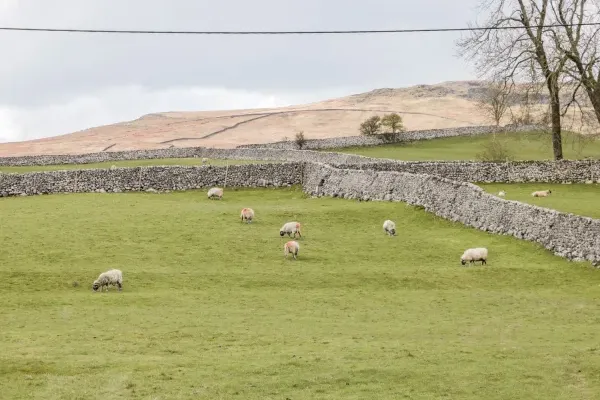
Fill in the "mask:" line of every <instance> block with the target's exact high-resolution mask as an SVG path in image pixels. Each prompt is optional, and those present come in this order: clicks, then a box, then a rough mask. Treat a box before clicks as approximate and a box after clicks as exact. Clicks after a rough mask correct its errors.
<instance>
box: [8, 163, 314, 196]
mask: <svg viewBox="0 0 600 400" xmlns="http://www.w3.org/2000/svg"><path fill="white" fill-rule="evenodd" d="M302 171H303V165H302V164H301V163H281V164H279V163H277V164H248V165H230V166H229V167H213V166H167V167H134V168H115V169H81V170H65V171H45V172H29V173H26V174H16V173H11V174H0V196H1V197H7V196H27V195H37V194H50V193H75V192H116V193H119V192H123V191H166V190H190V189H199V188H205V187H209V186H225V187H265V186H274V187H281V186H288V185H296V184H300V183H301V182H302Z"/></svg>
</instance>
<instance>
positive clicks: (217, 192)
mask: <svg viewBox="0 0 600 400" xmlns="http://www.w3.org/2000/svg"><path fill="white" fill-rule="evenodd" d="M208 198H209V199H212V198H217V199H219V200H221V199H222V198H223V189H221V188H216V187H214V188H210V189H209V191H208Z"/></svg>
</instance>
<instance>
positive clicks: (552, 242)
mask: <svg viewBox="0 0 600 400" xmlns="http://www.w3.org/2000/svg"><path fill="white" fill-rule="evenodd" d="M303 189H304V191H305V192H306V193H308V194H310V195H313V196H332V197H340V198H345V199H361V200H364V201H368V200H386V201H402V202H406V203H408V204H413V205H419V206H422V207H424V208H425V210H427V211H429V212H432V213H434V214H436V215H438V216H440V217H442V218H445V219H448V220H451V221H456V222H461V223H462V224H464V225H467V226H471V227H474V228H477V229H480V230H483V231H487V232H492V233H497V234H501V235H512V236H514V237H516V238H519V239H525V240H528V241H532V242H536V243H539V244H541V245H542V246H544V247H545V248H546V249H548V250H551V251H552V252H553V253H554V254H556V255H558V256H560V257H565V258H567V259H569V260H573V261H584V260H587V261H590V262H592V263H593V265H595V266H598V265H600V220H598V219H592V218H587V217H581V216H575V215H572V214H566V213H562V212H559V211H555V210H550V209H547V208H542V207H537V206H533V205H529V204H525V203H520V202H518V201H509V200H504V199H502V198H499V197H496V196H493V195H490V194H487V193H486V192H485V191H483V190H482V189H481V188H479V187H478V186H475V185H473V184H471V183H467V182H457V181H453V180H450V179H445V178H441V177H437V176H433V175H425V174H409V173H402V172H376V171H372V170H350V169H337V168H333V167H331V166H328V165H325V164H316V163H315V164H306V169H305V172H304V183H303ZM400 226H401V225H400ZM400 229H402V228H400ZM462 250H464V249H457V251H459V252H460V251H462ZM490 253H491V254H493V249H490ZM492 257H493V256H492Z"/></svg>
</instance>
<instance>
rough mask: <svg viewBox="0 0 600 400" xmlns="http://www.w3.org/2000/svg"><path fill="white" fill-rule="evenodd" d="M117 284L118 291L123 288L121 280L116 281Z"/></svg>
mask: <svg viewBox="0 0 600 400" xmlns="http://www.w3.org/2000/svg"><path fill="white" fill-rule="evenodd" d="M117 286H118V287H119V292H120V291H121V290H122V289H123V285H121V282H117Z"/></svg>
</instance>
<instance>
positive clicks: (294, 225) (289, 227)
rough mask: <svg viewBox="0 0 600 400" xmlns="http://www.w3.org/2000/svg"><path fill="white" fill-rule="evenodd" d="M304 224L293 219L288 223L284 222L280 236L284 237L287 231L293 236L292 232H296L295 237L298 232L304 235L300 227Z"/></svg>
mask: <svg viewBox="0 0 600 400" xmlns="http://www.w3.org/2000/svg"><path fill="white" fill-rule="evenodd" d="M301 227H302V226H301V225H300V223H299V222H296V221H293V222H288V223H286V224H284V225H283V226H282V227H281V229H280V230H279V236H281V237H283V236H284V235H285V234H286V233H287V235H288V236H291V235H292V234H294V238H296V233H297V234H298V235H299V236H300V237H302V232H300V228H301Z"/></svg>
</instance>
